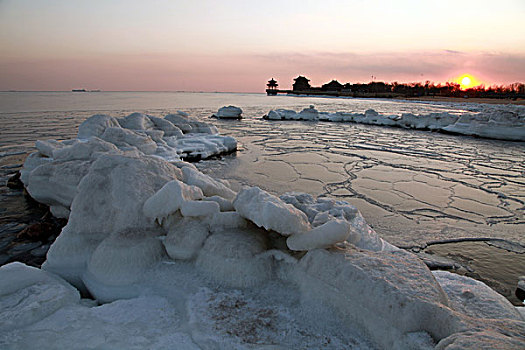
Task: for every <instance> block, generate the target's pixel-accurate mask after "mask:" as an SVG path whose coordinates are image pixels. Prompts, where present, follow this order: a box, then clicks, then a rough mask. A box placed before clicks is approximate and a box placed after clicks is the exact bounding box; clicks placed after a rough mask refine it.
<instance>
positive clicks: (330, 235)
mask: <svg viewBox="0 0 525 350" xmlns="http://www.w3.org/2000/svg"><path fill="white" fill-rule="evenodd" d="M348 235H350V224H349V223H348V222H346V221H344V220H331V221H328V222H326V223H325V224H323V225H321V226H318V227H316V228H314V229H312V230H310V231H308V232H304V233H298V234H294V235H291V236H290V237H288V239H287V240H286V245H287V246H288V248H290V249H291V250H310V249H316V248H328V247H330V246H332V245H334V244H335V243H339V242H343V241H344V240H345V239H347V238H348Z"/></svg>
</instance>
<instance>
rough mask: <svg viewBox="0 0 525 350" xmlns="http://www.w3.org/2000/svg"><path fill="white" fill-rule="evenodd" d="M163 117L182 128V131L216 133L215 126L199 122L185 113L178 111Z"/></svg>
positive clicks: (186, 132)
mask: <svg viewBox="0 0 525 350" xmlns="http://www.w3.org/2000/svg"><path fill="white" fill-rule="evenodd" d="M164 119H166V120H168V121H169V122H171V123H172V124H173V125H175V126H176V127H178V128H179V129H181V130H182V132H183V133H185V134H189V133H204V134H217V133H218V130H217V128H216V127H215V126H214V125H212V124H208V123H204V122H200V121H198V120H196V119H193V118H190V117H188V115H187V114H186V113H183V112H182V113H181V112H180V111H179V112H177V113H176V114H168V115H167V116H165V117H164Z"/></svg>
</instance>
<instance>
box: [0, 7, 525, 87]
mask: <svg viewBox="0 0 525 350" xmlns="http://www.w3.org/2000/svg"><path fill="white" fill-rule="evenodd" d="M524 19H525V1H524V0H499V1H494V0H490V1H485V0H476V1H474V0H473V1H462V0H455V1H448V0H439V1H425V0H417V1H409V0H397V1H377V0H362V1H360V0H354V1H349V0H346V1H330V0H324V1H308V0H300V1H299V0H298V1H295V0H294V1H286V0H279V1H277V0H265V1H247V0H242V1H241V0H239V1H234V0H221V1H217V0H213V1H209V0H193V1H182V0H181V1H167V0H166V1H164V0H151V1H135V0H118V1H117V0H113V1H103V0H91V1H66V0H64V1H55V0H47V1H40V0H0V90H11V89H13V90H71V89H72V88H86V89H102V90H134V91H135V90H139V91H149V90H153V91H167V90H185V91H238V92H262V91H264V88H265V83H266V81H267V80H268V79H269V78H272V77H273V78H275V79H276V80H277V81H278V82H279V84H280V86H281V87H282V88H288V87H290V86H291V82H292V78H294V77H296V76H297V75H299V74H301V75H306V76H307V77H309V78H310V79H311V80H312V84H313V85H320V84H322V83H325V82H327V81H330V80H331V79H338V80H339V81H340V82H351V83H355V82H368V81H370V80H371V79H372V76H374V77H375V80H377V81H398V82H412V81H425V80H430V81H434V82H445V81H453V80H455V79H457V78H458V77H459V76H461V75H463V74H466V73H468V74H471V75H472V76H474V77H475V78H476V79H477V80H478V81H480V82H483V83H485V84H487V85H490V84H494V83H496V84H502V83H505V84H506V83H513V82H518V81H519V82H525V25H524Z"/></svg>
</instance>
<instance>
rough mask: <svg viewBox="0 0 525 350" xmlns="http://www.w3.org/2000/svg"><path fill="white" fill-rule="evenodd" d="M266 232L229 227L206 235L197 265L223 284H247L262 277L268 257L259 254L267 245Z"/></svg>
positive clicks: (264, 277)
mask: <svg viewBox="0 0 525 350" xmlns="http://www.w3.org/2000/svg"><path fill="white" fill-rule="evenodd" d="M267 246H268V243H267V238H266V233H265V232H264V231H262V232H261V230H259V229H251V230H248V229H230V230H225V231H223V232H217V233H214V234H212V235H211V236H209V237H208V239H207V240H206V242H205V243H204V247H203V248H202V249H201V251H200V253H199V256H198V258H197V267H198V268H199V269H200V270H201V271H203V272H205V273H206V275H207V276H208V277H209V278H210V279H212V280H214V281H216V282H218V283H220V284H223V285H226V286H231V287H251V286H255V285H257V284H260V283H262V282H264V281H266V280H267V279H268V278H269V276H270V273H271V261H270V259H269V258H268V257H267V256H264V255H260V254H261V253H262V252H264V251H265V250H266V249H267Z"/></svg>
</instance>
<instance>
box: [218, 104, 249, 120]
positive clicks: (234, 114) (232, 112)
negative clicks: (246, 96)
mask: <svg viewBox="0 0 525 350" xmlns="http://www.w3.org/2000/svg"><path fill="white" fill-rule="evenodd" d="M241 114H242V109H240V108H239V107H235V106H224V107H221V108H219V110H218V111H217V113H215V114H214V115H213V116H214V117H215V118H219V119H241V118H242V115H241Z"/></svg>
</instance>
